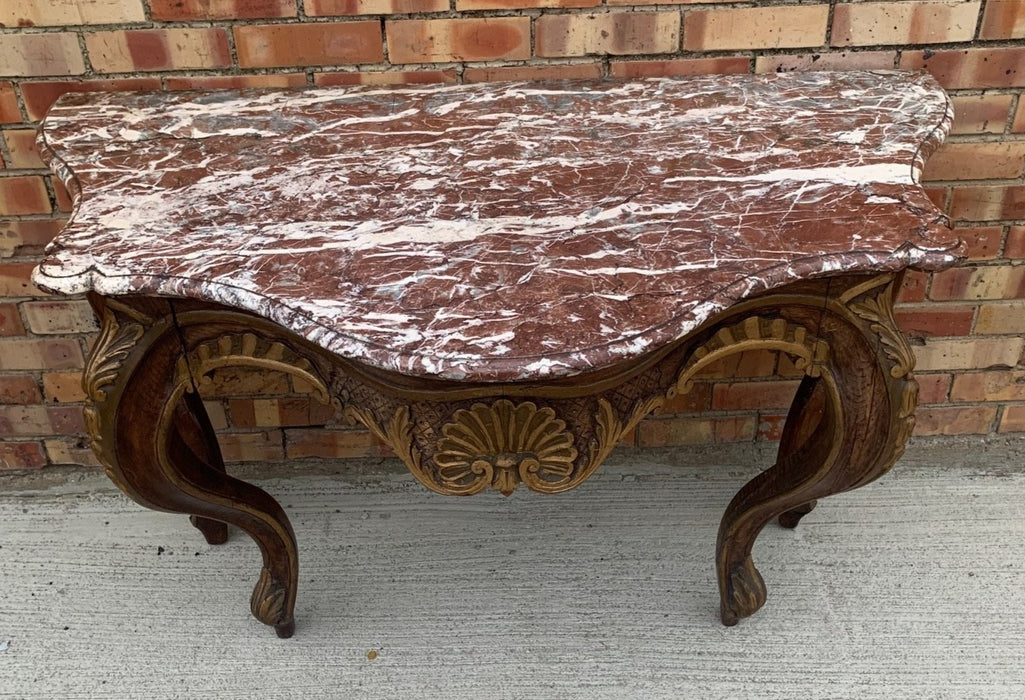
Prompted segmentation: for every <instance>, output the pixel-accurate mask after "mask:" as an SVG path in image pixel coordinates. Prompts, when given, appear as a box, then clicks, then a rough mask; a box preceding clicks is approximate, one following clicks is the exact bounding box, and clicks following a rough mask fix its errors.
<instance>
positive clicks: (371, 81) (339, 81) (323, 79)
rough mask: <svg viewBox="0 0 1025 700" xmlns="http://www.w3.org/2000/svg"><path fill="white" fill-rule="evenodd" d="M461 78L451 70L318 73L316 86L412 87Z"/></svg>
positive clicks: (315, 76) (452, 81)
mask: <svg viewBox="0 0 1025 700" xmlns="http://www.w3.org/2000/svg"><path fill="white" fill-rule="evenodd" d="M458 80H459V76H458V75H457V74H456V72H455V70H454V69H449V70H407V71H392V70H389V71H348V72H345V73H317V74H315V75H314V76H313V84H314V85H323V86H329V85H411V84H424V83H455V82H456V81H458Z"/></svg>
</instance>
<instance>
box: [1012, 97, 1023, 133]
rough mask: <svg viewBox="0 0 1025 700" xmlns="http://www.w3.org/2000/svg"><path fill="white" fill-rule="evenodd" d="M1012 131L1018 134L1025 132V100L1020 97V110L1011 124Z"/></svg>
mask: <svg viewBox="0 0 1025 700" xmlns="http://www.w3.org/2000/svg"><path fill="white" fill-rule="evenodd" d="M1011 131H1013V132H1014V133H1016V134H1020V133H1022V132H1025V100H1023V99H1021V98H1020V97H1019V98H1018V111H1017V112H1015V115H1014V123H1013V124H1011Z"/></svg>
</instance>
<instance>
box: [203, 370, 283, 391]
mask: <svg viewBox="0 0 1025 700" xmlns="http://www.w3.org/2000/svg"><path fill="white" fill-rule="evenodd" d="M288 392H289V386H288V377H287V376H286V375H284V374H281V373H280V372H265V371H262V370H257V369H246V368H245V367H224V368H221V369H217V370H215V371H214V372H213V374H212V375H210V383H209V384H207V385H206V386H204V387H203V396H206V397H208V398H209V397H216V396H269V395H274V394H287V393H288Z"/></svg>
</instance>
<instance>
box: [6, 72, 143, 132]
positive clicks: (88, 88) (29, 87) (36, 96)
mask: <svg viewBox="0 0 1025 700" xmlns="http://www.w3.org/2000/svg"><path fill="white" fill-rule="evenodd" d="M159 89H160V80H159V79H158V78H121V79H117V80H62V81H47V82H23V83H21V96H22V99H24V100H25V109H26V111H27V112H28V118H29V119H31V120H33V121H35V120H37V119H42V118H43V116H44V115H45V114H46V112H47V110H49V109H50V106H51V105H52V104H53V103H54V102H56V101H57V98H58V97H60V96H61V95H63V94H64V93H67V92H134V91H147V90H159Z"/></svg>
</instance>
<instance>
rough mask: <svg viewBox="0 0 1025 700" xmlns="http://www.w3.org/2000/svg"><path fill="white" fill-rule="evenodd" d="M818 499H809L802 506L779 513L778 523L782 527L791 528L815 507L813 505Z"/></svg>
mask: <svg viewBox="0 0 1025 700" xmlns="http://www.w3.org/2000/svg"><path fill="white" fill-rule="evenodd" d="M817 503H818V501H809V502H808V503H805V504H804V505H802V506H798V507H797V508H793V509H791V510H788V511H787V512H786V513H781V514H780V516H779V524H780V525H781V526H782V527H785V528H787V529H790V530H793V529H794V528H795V527H797V524H798V523H799V522H801V518H803V517H804V516H806V515H808V513H810V512H812V511H813V510H814V509H815V505H816V504H817Z"/></svg>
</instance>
